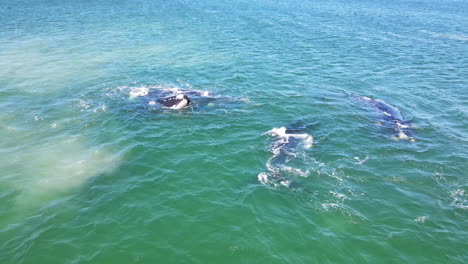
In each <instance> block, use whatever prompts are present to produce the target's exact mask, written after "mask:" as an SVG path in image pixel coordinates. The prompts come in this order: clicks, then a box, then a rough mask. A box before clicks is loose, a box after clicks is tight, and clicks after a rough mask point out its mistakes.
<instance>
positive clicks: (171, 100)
mask: <svg viewBox="0 0 468 264" xmlns="http://www.w3.org/2000/svg"><path fill="white" fill-rule="evenodd" d="M157 102H158V103H160V104H161V105H162V106H163V107H167V108H171V109H181V108H184V107H187V106H188V105H189V104H190V99H189V97H188V96H186V95H185V94H178V95H175V96H170V97H165V98H159V99H157Z"/></svg>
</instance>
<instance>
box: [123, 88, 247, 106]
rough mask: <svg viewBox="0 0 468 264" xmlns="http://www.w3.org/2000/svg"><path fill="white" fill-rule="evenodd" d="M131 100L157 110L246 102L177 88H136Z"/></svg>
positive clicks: (131, 91)
mask: <svg viewBox="0 0 468 264" xmlns="http://www.w3.org/2000/svg"><path fill="white" fill-rule="evenodd" d="M129 95H130V96H129V99H130V100H133V99H136V98H138V100H139V101H141V102H142V103H143V104H144V105H145V104H146V105H149V106H151V108H152V109H153V108H156V109H158V108H159V109H162V110H164V109H187V108H191V109H204V108H212V107H214V106H217V105H220V106H222V107H226V106H227V107H230V106H233V105H235V104H236V103H243V102H245V100H244V99H242V98H236V97H230V96H221V95H217V94H211V93H210V92H208V91H200V90H190V89H179V88H177V87H174V88H172V87H169V88H165V87H151V86H150V87H135V88H132V89H131V90H130V93H129Z"/></svg>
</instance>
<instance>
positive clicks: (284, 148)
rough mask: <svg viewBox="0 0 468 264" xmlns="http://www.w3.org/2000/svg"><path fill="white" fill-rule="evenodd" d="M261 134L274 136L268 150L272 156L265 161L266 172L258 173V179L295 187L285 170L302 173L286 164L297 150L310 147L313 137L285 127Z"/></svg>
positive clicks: (266, 182)
mask: <svg viewBox="0 0 468 264" xmlns="http://www.w3.org/2000/svg"><path fill="white" fill-rule="evenodd" d="M262 135H268V136H272V137H274V141H273V143H272V144H271V148H270V152H271V153H272V156H271V157H270V158H269V159H268V160H267V162H266V168H267V171H266V172H261V173H259V174H258V176H257V178H258V181H259V182H260V183H262V184H265V185H267V184H271V185H273V186H280V185H282V186H286V187H292V188H294V187H296V186H297V183H296V182H295V181H294V180H292V179H290V178H288V177H287V176H286V175H287V173H285V171H289V172H291V171H294V172H296V173H297V172H300V174H301V173H302V174H304V173H303V172H302V171H301V170H300V169H297V168H293V167H291V166H288V162H290V161H293V160H294V159H295V158H296V157H297V156H298V150H302V149H308V148H310V147H312V144H313V137H312V136H311V135H309V134H307V133H301V131H298V129H288V128H286V127H279V128H273V129H271V130H269V131H267V132H265V133H263V134H262Z"/></svg>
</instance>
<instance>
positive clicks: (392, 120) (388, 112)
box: [354, 96, 415, 142]
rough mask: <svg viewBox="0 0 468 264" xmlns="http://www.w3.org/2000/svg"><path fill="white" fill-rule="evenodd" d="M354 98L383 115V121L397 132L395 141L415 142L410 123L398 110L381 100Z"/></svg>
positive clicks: (363, 97) (364, 97)
mask: <svg viewBox="0 0 468 264" xmlns="http://www.w3.org/2000/svg"><path fill="white" fill-rule="evenodd" d="M354 98H355V99H357V100H360V101H364V102H366V103H368V104H369V105H371V106H373V107H374V108H376V109H377V110H378V111H379V112H380V113H381V114H382V117H383V120H384V121H385V122H386V123H387V124H389V125H390V126H391V127H392V128H393V129H394V131H395V132H396V134H395V135H394V136H393V137H392V138H393V139H394V140H408V141H411V142H414V141H415V139H414V137H412V136H411V134H412V132H411V130H410V128H411V125H410V124H409V122H407V121H405V119H404V118H403V115H402V114H401V112H400V110H398V108H396V107H394V106H392V105H390V104H388V103H386V102H385V101H383V100H381V99H372V98H370V97H366V96H362V97H360V96H355V97H354Z"/></svg>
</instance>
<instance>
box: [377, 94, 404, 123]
mask: <svg viewBox="0 0 468 264" xmlns="http://www.w3.org/2000/svg"><path fill="white" fill-rule="evenodd" d="M371 104H372V105H373V106H375V107H376V108H377V109H379V110H380V111H382V112H383V113H384V115H385V116H387V117H389V118H391V119H393V120H399V121H403V116H402V115H401V112H400V110H398V108H396V107H394V106H391V105H389V104H387V103H386V102H384V101H382V100H380V99H372V101H371Z"/></svg>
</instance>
